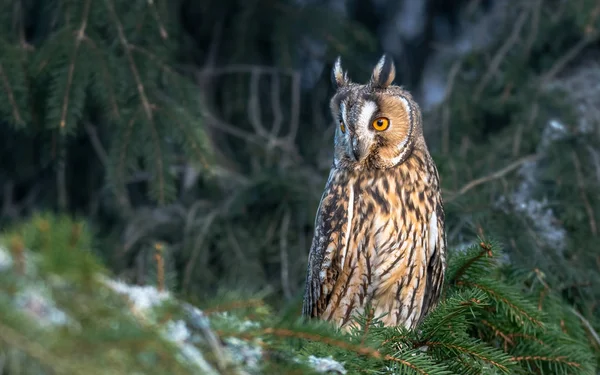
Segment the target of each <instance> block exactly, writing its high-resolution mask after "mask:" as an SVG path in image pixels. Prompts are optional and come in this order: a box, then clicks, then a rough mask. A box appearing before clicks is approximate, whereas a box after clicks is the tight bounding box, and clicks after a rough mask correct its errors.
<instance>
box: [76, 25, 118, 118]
mask: <svg viewBox="0 0 600 375" xmlns="http://www.w3.org/2000/svg"><path fill="white" fill-rule="evenodd" d="M83 40H84V41H85V42H86V43H87V44H88V45H89V46H90V48H91V49H92V51H94V53H96V62H99V63H100V67H101V69H100V70H101V71H102V76H103V78H104V82H103V83H105V84H106V85H107V88H108V89H109V90H110V92H109V95H108V96H109V100H110V104H111V107H112V112H113V116H114V118H115V119H117V120H120V119H121V110H120V108H119V104H118V100H117V95H116V93H115V89H114V87H115V85H114V83H113V77H112V74H111V73H110V69H109V68H108V67H107V65H106V61H105V57H104V54H103V53H102V51H101V50H100V49H99V48H98V45H97V44H96V42H94V40H93V39H92V38H90V37H88V36H84V39H83Z"/></svg>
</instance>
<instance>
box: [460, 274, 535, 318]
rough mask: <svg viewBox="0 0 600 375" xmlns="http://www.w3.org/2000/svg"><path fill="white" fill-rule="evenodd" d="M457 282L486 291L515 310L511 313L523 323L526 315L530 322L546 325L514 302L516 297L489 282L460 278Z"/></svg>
mask: <svg viewBox="0 0 600 375" xmlns="http://www.w3.org/2000/svg"><path fill="white" fill-rule="evenodd" d="M456 284H457V285H459V286H467V287H473V288H477V289H480V290H481V291H483V292H485V293H486V294H487V295H489V296H490V297H492V299H494V300H496V301H498V302H500V303H501V304H503V305H505V306H507V307H508V308H509V312H510V311H514V312H515V313H516V314H510V315H511V316H513V317H514V318H515V319H516V320H517V321H518V322H519V323H521V324H522V323H523V322H524V319H523V318H522V317H525V319H526V320H527V321H529V322H530V323H532V324H533V325H535V326H538V327H543V326H544V324H543V323H542V322H541V321H540V320H539V319H537V318H536V317H535V316H534V315H532V312H529V311H526V310H525V308H524V307H523V306H518V305H517V304H516V303H515V302H513V300H514V298H507V297H506V296H505V295H503V294H501V293H499V292H498V291H496V290H494V289H493V288H491V287H490V286H489V285H487V284H489V283H485V284H484V282H483V280H482V281H480V282H471V281H464V280H460V281H458V282H457V283H456Z"/></svg>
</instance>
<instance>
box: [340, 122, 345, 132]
mask: <svg viewBox="0 0 600 375" xmlns="http://www.w3.org/2000/svg"><path fill="white" fill-rule="evenodd" d="M340 130H341V131H342V133H345V132H346V126H345V125H344V121H340Z"/></svg>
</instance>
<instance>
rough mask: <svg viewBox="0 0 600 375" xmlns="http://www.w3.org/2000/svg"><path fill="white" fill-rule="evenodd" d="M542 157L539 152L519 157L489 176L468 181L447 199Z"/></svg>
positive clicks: (454, 197)
mask: <svg viewBox="0 0 600 375" xmlns="http://www.w3.org/2000/svg"><path fill="white" fill-rule="evenodd" d="M540 157H541V156H540V155H539V154H532V155H528V156H525V157H523V158H521V159H519V160H517V161H515V162H513V163H511V164H509V165H507V166H506V167H504V168H502V169H500V170H498V171H496V172H494V173H491V174H489V175H487V176H484V177H480V178H478V179H475V180H473V181H471V182H469V183H467V184H466V185H464V186H463V187H462V188H460V190H458V192H456V193H451V196H450V198H449V199H446V201H447V202H449V201H453V200H455V199H456V198H458V197H459V196H461V195H463V194H465V193H466V192H468V191H469V190H471V189H473V188H475V187H477V186H479V185H481V184H484V183H486V182H490V181H493V180H497V179H499V178H502V177H504V176H505V175H506V174H508V173H509V172H511V171H513V170H515V169H517V168H518V167H520V166H521V165H523V164H525V163H527V162H530V161H534V160H537V159H539V158H540Z"/></svg>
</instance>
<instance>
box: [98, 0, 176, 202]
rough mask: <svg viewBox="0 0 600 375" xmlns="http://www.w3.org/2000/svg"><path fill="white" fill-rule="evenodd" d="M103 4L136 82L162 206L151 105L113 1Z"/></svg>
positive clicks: (160, 162) (162, 177) (163, 190)
mask: <svg viewBox="0 0 600 375" xmlns="http://www.w3.org/2000/svg"><path fill="white" fill-rule="evenodd" d="M105 3H106V6H107V8H108V10H109V13H110V14H111V17H112V20H113V22H114V24H115V27H116V29H117V34H118V37H119V42H120V44H121V46H122V48H123V52H124V53H125V56H126V57H127V61H128V62H129V68H130V70H131V73H132V75H133V77H134V80H135V82H136V87H137V91H138V94H139V98H140V101H141V104H142V108H143V110H144V114H145V116H146V119H147V120H148V124H149V127H150V134H151V139H152V144H153V146H154V147H153V152H154V155H148V156H147V158H148V159H151V160H153V161H154V163H155V164H156V168H155V170H154V177H155V178H156V179H157V181H158V187H157V192H158V197H157V198H158V202H159V203H160V204H164V203H165V202H166V195H165V194H166V177H165V168H164V161H163V157H164V155H163V151H162V147H161V141H160V139H161V137H160V136H159V134H158V132H157V129H156V124H155V123H154V115H153V105H152V104H151V103H150V101H149V99H148V96H147V94H146V88H145V87H144V84H143V83H142V79H141V76H140V74H139V71H138V68H137V66H136V64H135V61H134V59H133V55H132V53H131V49H130V48H129V45H130V43H129V42H128V40H127V38H126V36H125V31H124V30H123V25H122V24H121V21H120V20H119V17H118V15H117V13H116V11H115V7H114V4H113V0H106V1H105Z"/></svg>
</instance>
